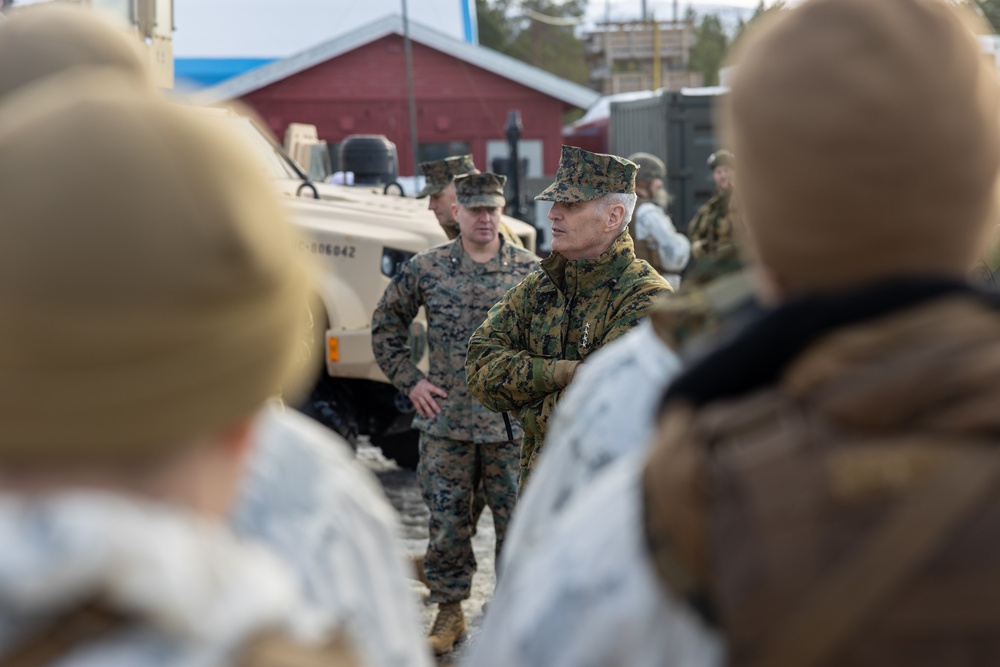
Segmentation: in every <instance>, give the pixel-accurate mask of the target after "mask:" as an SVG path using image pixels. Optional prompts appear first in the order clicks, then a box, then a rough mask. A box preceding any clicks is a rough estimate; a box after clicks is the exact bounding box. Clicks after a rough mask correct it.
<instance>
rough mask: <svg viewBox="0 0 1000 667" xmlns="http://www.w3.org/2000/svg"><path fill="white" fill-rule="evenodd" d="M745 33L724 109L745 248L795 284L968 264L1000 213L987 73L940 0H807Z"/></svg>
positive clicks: (994, 114) (843, 283)
mask: <svg viewBox="0 0 1000 667" xmlns="http://www.w3.org/2000/svg"><path fill="white" fill-rule="evenodd" d="M777 14H778V17H777V18H775V19H774V20H773V21H771V22H770V23H768V24H766V25H765V26H763V27H762V28H761V29H760V30H758V31H756V32H755V33H754V34H752V35H751V36H749V38H748V40H747V43H746V45H745V47H744V48H743V49H742V50H741V52H740V53H739V54H738V55H737V58H736V62H737V63H739V66H738V71H737V72H736V75H735V77H734V81H733V86H732V93H731V95H730V99H729V103H728V108H727V109H726V111H725V114H724V115H725V119H724V121H725V125H726V130H727V135H728V141H727V144H728V145H730V146H732V148H733V150H734V152H735V153H736V155H738V156H739V159H740V182H739V188H738V196H740V197H741V198H742V206H743V212H744V213H745V218H746V220H745V221H746V224H747V228H748V232H749V236H750V241H751V243H752V244H753V246H754V248H753V249H754V251H755V253H756V254H757V255H758V256H759V259H760V260H761V261H762V262H763V264H764V265H765V266H766V267H767V268H769V269H770V270H771V271H772V272H773V273H774V274H775V276H776V277H777V278H778V280H779V281H781V283H782V284H783V285H784V287H786V288H787V289H788V290H790V291H791V292H793V293H795V292H803V291H816V290H833V289H842V288H846V287H849V286H851V285H856V284H860V283H864V282H870V281H872V280H877V279H879V278H885V277H890V276H895V275H903V274H915V273H920V274H931V275H935V274H937V275H955V276H960V275H964V273H965V272H966V270H967V269H968V268H969V267H970V266H971V264H972V259H973V256H974V255H975V252H976V250H977V247H978V245H979V242H980V241H981V239H982V236H983V232H984V229H985V226H986V225H987V224H990V223H993V224H995V223H997V222H998V221H1000V220H998V218H997V215H998V211H997V206H996V204H997V202H996V196H995V194H996V193H995V190H996V183H997V176H998V165H1000V116H998V85H997V79H996V72H995V71H994V68H993V67H992V66H989V65H988V64H987V63H986V61H985V59H984V58H983V57H982V56H981V55H980V53H979V49H978V47H977V43H976V39H975V37H974V35H973V34H972V31H971V29H970V26H971V23H970V22H969V21H967V20H966V19H965V18H964V17H962V16H960V15H959V14H958V12H957V11H956V10H955V9H953V8H952V7H950V6H949V5H948V4H947V3H946V2H945V1H944V0H809V1H808V2H806V3H804V4H803V5H801V6H799V7H796V8H794V9H791V10H788V11H782V12H778V13H777Z"/></svg>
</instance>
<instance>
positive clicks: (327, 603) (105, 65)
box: [0, 3, 430, 667]
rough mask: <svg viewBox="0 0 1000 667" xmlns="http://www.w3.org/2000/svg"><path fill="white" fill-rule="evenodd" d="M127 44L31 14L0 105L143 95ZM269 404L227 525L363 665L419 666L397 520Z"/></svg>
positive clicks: (90, 24) (15, 43)
mask: <svg viewBox="0 0 1000 667" xmlns="http://www.w3.org/2000/svg"><path fill="white" fill-rule="evenodd" d="M132 39H133V38H132V36H131V35H130V34H128V33H127V32H126V31H125V30H124V29H122V28H120V27H118V25H117V24H114V23H111V22H109V21H105V20H102V19H101V18H100V16H99V15H97V14H95V13H94V12H90V11H84V10H81V9H80V8H78V7H73V6H69V5H65V4H62V3H52V4H48V5H39V6H37V7H31V10H30V11H25V12H23V13H19V14H17V15H16V16H14V17H13V18H11V20H9V21H6V22H5V23H4V24H3V25H2V26H0V62H3V63H6V64H7V66H5V67H3V68H0V102H2V101H3V100H4V98H6V97H7V96H11V95H13V94H15V93H17V92H18V91H20V90H21V89H22V88H27V87H28V86H31V85H33V84H36V83H37V82H38V81H40V80H42V79H45V78H47V77H51V76H54V75H57V74H59V73H61V72H64V71H67V70H72V71H73V72H82V71H85V70H87V69H93V68H101V69H113V70H114V71H116V72H117V73H119V74H120V75H122V76H127V77H129V78H131V79H132V80H133V81H134V83H135V85H136V86H140V87H141V86H145V87H149V86H150V85H151V84H150V83H149V77H148V73H147V72H146V69H145V65H144V63H143V61H142V59H141V56H140V55H139V53H138V50H137V48H136V45H135V44H134V42H133V41H132ZM217 130H218V128H216V131H217ZM240 140H241V138H238V139H237V141H240ZM184 168H187V166H185V167H184ZM309 339H310V340H311V336H310V337H309ZM307 347H311V345H307ZM292 389H293V388H292V387H288V388H286V391H285V393H287V392H288V391H291V390H292ZM273 403H275V404H276V405H272V406H271V407H270V408H268V409H266V410H264V411H263V412H262V413H261V416H260V419H259V420H258V423H257V424H256V426H255V428H254V429H253V433H252V443H251V450H250V452H249V454H248V460H247V464H246V474H245V476H244V479H243V480H242V482H241V484H240V491H239V496H238V501H237V503H236V504H235V506H234V508H233V511H232V521H231V523H232V525H233V527H234V528H235V529H236V531H237V532H238V534H239V535H240V536H241V537H242V538H245V539H250V540H253V541H255V542H259V543H262V544H264V545H265V546H267V547H268V548H269V549H271V550H272V551H273V552H275V553H276V554H278V555H280V556H281V557H282V558H283V559H284V560H285V562H286V563H288V564H289V565H290V566H291V567H293V568H294V569H295V572H296V574H297V575H298V577H299V580H300V581H301V585H302V587H303V589H304V592H305V595H306V597H307V598H308V599H309V600H310V602H311V603H312V604H314V605H315V606H316V607H317V608H318V609H319V610H320V612H319V613H322V614H323V615H326V616H328V617H329V619H330V622H331V623H332V624H333V625H335V626H336V627H338V628H339V629H341V630H343V632H344V633H345V635H346V636H347V637H348V638H349V639H350V640H351V642H352V644H353V646H354V647H355V648H356V649H357V653H358V656H359V658H361V659H362V660H363V661H364V663H365V664H366V665H369V666H371V667H389V666H393V667H395V666H402V665H406V666H407V667H422V666H424V665H427V664H429V662H430V656H429V655H428V653H427V651H426V647H425V643H424V642H423V641H422V638H421V636H420V632H419V624H418V622H417V614H416V610H415V608H414V604H413V599H412V596H411V595H410V589H409V586H408V585H407V582H406V579H405V574H404V573H405V571H406V562H405V560H404V559H403V557H402V553H401V550H400V547H399V544H398V542H397V539H398V538H397V536H398V532H399V524H398V518H397V517H396V515H395V511H394V510H393V509H392V507H391V506H390V505H389V503H388V502H387V500H386V498H385V496H384V494H383V492H382V490H381V488H380V487H379V485H378V483H377V480H375V479H374V477H373V476H372V475H371V473H370V472H369V471H367V470H364V469H362V467H361V466H360V465H358V463H357V462H356V461H355V460H354V456H353V452H352V451H351V450H350V448H349V446H348V445H347V444H346V443H345V442H344V441H343V440H342V439H341V438H340V437H339V436H337V435H336V434H334V433H332V432H331V431H330V430H329V429H326V428H324V427H322V426H320V425H318V424H316V423H315V422H313V421H312V420H309V419H306V418H304V417H302V416H301V415H299V414H298V413H296V412H294V411H291V410H285V409H283V408H282V407H281V406H280V404H277V402H276V401H275V402H273Z"/></svg>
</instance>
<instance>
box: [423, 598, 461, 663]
mask: <svg viewBox="0 0 1000 667" xmlns="http://www.w3.org/2000/svg"><path fill="white" fill-rule="evenodd" d="M464 636H465V615H464V614H463V613H462V603H461V602H445V603H442V604H439V605H438V614H437V618H435V619H434V625H432V626H431V632H430V634H429V635H427V644H428V645H429V646H430V647H431V650H432V651H434V655H441V654H442V653H447V652H448V651H450V650H451V649H452V648H453V647H454V646H455V642H457V641H458V640H459V639H461V638H462V637H464Z"/></svg>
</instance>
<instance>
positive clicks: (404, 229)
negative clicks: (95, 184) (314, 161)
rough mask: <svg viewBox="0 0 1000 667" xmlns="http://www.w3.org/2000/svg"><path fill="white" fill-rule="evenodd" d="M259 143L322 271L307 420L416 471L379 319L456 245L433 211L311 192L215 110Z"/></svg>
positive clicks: (363, 192) (245, 122) (280, 159)
mask: <svg viewBox="0 0 1000 667" xmlns="http://www.w3.org/2000/svg"><path fill="white" fill-rule="evenodd" d="M211 113H212V114H213V115H215V116H217V117H218V119H219V120H220V122H223V123H225V124H226V125H227V126H228V127H229V128H230V129H234V130H236V131H237V132H239V133H240V136H242V137H243V138H245V140H246V141H247V142H250V143H251V144H252V145H253V146H254V148H255V149H256V152H257V153H258V154H259V155H260V158H261V163H262V166H263V168H264V169H266V170H267V173H268V174H269V176H270V177H271V178H272V180H273V181H274V183H275V185H276V186H277V188H278V190H279V191H280V192H281V193H282V194H284V195H285V196H286V197H287V200H286V202H285V203H286V206H287V207H288V210H289V213H290V214H291V218H292V220H293V221H294V222H295V224H296V225H298V226H299V227H300V228H301V229H302V230H303V231H304V232H305V235H306V237H307V238H308V240H304V241H302V242H301V243H300V246H299V250H300V252H302V253H303V255H308V256H310V257H312V258H313V259H314V260H316V263H317V265H318V266H319V267H320V276H319V285H320V294H319V298H320V301H321V302H322V304H323V310H322V311H321V312H317V313H313V326H314V327H315V329H316V331H317V332H318V333H319V336H318V337H317V338H318V339H319V340H320V343H319V348H320V350H319V353H320V354H321V355H322V356H321V357H320V356H319V355H317V358H316V363H317V365H319V366H321V368H320V379H319V381H318V383H317V385H316V387H315V389H314V390H313V392H312V395H311V396H310V397H309V400H308V401H307V403H306V404H305V405H304V406H302V410H303V411H304V412H306V413H307V414H309V415H310V416H312V417H314V418H316V419H318V420H319V421H321V422H323V423H325V424H326V425H328V426H330V427H331V428H333V429H335V430H337V431H338V432H340V433H341V434H342V435H343V436H345V437H346V438H347V439H349V440H351V441H353V440H354V439H355V438H356V436H357V435H359V434H365V435H368V436H369V437H370V438H371V442H372V443H373V444H375V445H377V446H379V447H381V448H382V450H383V451H384V452H385V454H386V456H388V457H390V458H394V459H396V460H397V461H398V462H399V463H400V465H403V466H407V467H413V466H415V465H416V461H417V434H416V432H415V431H413V430H412V429H411V428H410V421H411V420H412V418H413V406H412V405H411V404H410V401H409V399H408V398H407V397H406V396H404V395H402V394H400V393H399V392H398V391H396V389H395V388H394V387H393V386H392V385H391V384H389V382H388V380H387V378H386V377H385V375H384V374H383V373H382V371H381V370H380V369H379V368H378V365H377V364H376V362H375V356H374V354H373V353H372V347H371V319H372V313H373V312H374V311H375V305H376V304H377V303H378V301H379V299H380V298H381V297H382V293H383V292H384V291H385V288H386V286H387V285H388V284H389V281H390V280H391V279H392V277H393V276H394V275H395V274H396V272H397V271H398V270H399V267H400V266H401V265H402V264H403V263H404V262H406V261H407V260H408V259H409V258H410V257H412V256H413V255H415V254H417V253H418V252H421V251H423V250H426V249H427V248H430V247H432V246H434V245H438V244H440V243H444V242H445V241H447V237H446V236H445V234H444V231H443V230H442V229H441V227H440V226H439V225H438V223H437V220H436V218H435V217H434V215H433V214H432V213H431V212H430V211H428V210H427V209H426V202H424V201H422V200H416V199H412V198H406V197H399V196H394V195H385V194H382V193H381V192H380V191H377V190H371V189H365V188H352V187H346V186H338V185H330V184H326V183H312V182H310V181H309V180H308V178H307V177H306V176H305V173H304V172H303V171H302V169H301V168H300V167H299V165H298V164H297V163H296V162H295V161H294V160H292V159H291V158H290V157H288V155H287V154H286V153H285V152H284V150H283V149H282V148H281V147H280V146H279V145H278V144H277V143H276V142H274V141H273V140H272V139H271V138H270V137H269V136H268V135H267V134H266V133H265V132H263V131H261V130H260V129H259V128H258V126H257V125H256V123H254V122H253V121H252V120H251V119H249V118H246V117H243V116H239V115H237V114H235V113H233V112H230V111H221V110H212V111H211ZM504 222H506V223H507V224H508V225H509V226H510V227H511V228H512V229H513V230H514V231H515V233H516V234H517V235H518V236H519V237H520V238H521V240H522V242H523V243H524V245H525V247H527V248H529V249H532V250H534V248H535V239H536V232H535V229H534V227H532V226H531V225H528V224H526V223H523V222H521V221H519V220H515V219H513V218H510V217H506V216H505V217H504ZM411 334H412V335H411V349H412V351H413V354H414V357H415V358H417V359H422V363H423V367H424V368H425V369H426V363H427V359H426V357H427V355H426V340H427V338H426V324H425V320H424V319H423V317H422V315H421V317H420V318H418V320H417V321H416V322H414V324H413V327H412V330H411Z"/></svg>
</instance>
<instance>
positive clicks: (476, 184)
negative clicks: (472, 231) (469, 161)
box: [455, 172, 507, 208]
mask: <svg viewBox="0 0 1000 667" xmlns="http://www.w3.org/2000/svg"><path fill="white" fill-rule="evenodd" d="M506 183H507V177H506V176H501V175H499V174H491V173H488V172H487V173H485V174H463V175H461V176H456V177H455V194H456V196H457V198H458V203H459V204H461V205H462V206H465V207H467V208H472V207H475V206H503V205H504V204H506V203H507V197H506V196H505V195H504V193H503V186H504V185H506Z"/></svg>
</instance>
